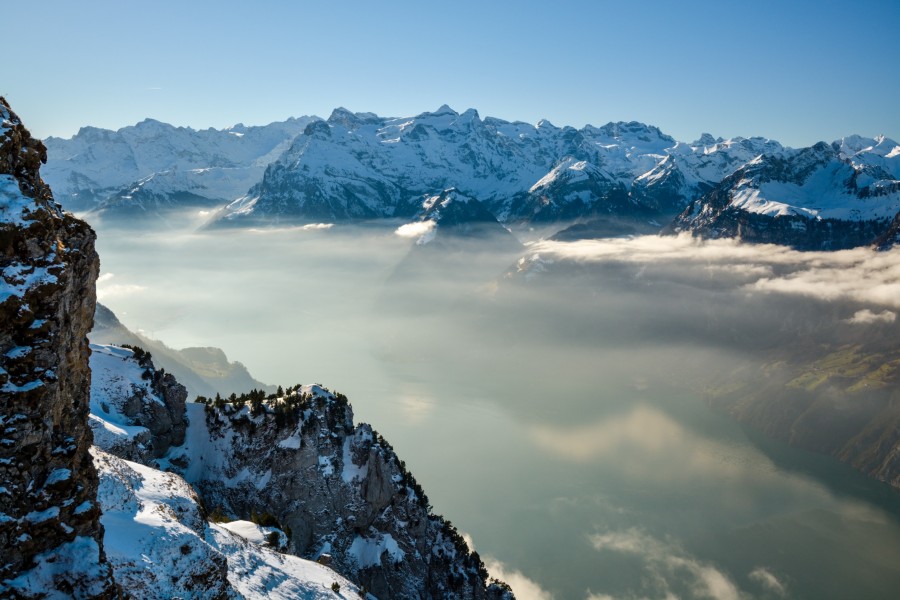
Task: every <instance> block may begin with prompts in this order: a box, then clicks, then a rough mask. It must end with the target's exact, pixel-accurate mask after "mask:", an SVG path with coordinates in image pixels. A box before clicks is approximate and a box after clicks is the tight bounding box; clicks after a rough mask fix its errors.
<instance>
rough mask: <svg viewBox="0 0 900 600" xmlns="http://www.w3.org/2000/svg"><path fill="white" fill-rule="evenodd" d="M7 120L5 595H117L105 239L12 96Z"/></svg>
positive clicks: (2, 355)
mask: <svg viewBox="0 0 900 600" xmlns="http://www.w3.org/2000/svg"><path fill="white" fill-rule="evenodd" d="M0 118H2V125H0V186H2V189H0V267H2V280H0V323H2V326H0V428H2V440H0V548H3V559H2V560H0V596H2V597H31V596H36V595H37V594H40V593H46V594H53V593H57V594H58V595H61V596H65V595H70V596H74V597H79V598H113V597H117V590H116V587H115V584H114V582H113V579H112V574H111V570H110V568H109V566H108V565H107V564H106V562H105V557H104V554H103V546H102V543H103V530H102V527H101V525H100V522H99V516H100V514H99V508H98V506H97V502H96V500H97V485H98V479H97V473H96V471H95V469H94V466H93V464H92V462H91V457H90V455H89V453H88V450H89V448H90V446H91V442H92V436H91V430H90V428H89V427H88V407H89V389H90V370H89V368H88V356H89V349H88V343H87V337H86V336H87V332H88V331H89V330H90V328H91V325H92V323H93V313H94V303H95V291H94V282H95V280H96V277H97V272H98V269H99V259H98V257H97V254H96V252H95V250H94V239H95V236H94V232H93V231H92V230H91V229H90V227H88V226H87V225H86V224H85V223H83V222H81V221H79V220H77V219H75V218H74V217H72V216H71V215H69V214H65V213H63V212H62V211H61V209H60V208H59V206H58V205H57V204H56V203H55V202H54V201H53V197H52V195H51V192H50V189H49V187H47V185H46V184H44V182H43V181H42V180H41V178H40V175H39V172H38V169H39V166H40V164H41V163H42V162H45V161H46V150H45V149H44V146H43V144H41V142H40V141H38V140H34V139H32V138H31V135H30V134H29V132H28V130H27V129H25V128H24V127H23V126H22V124H21V121H20V120H19V118H18V117H17V116H16V115H15V114H14V113H13V112H12V111H11V110H10V109H9V105H8V104H7V103H6V101H5V100H3V99H0Z"/></svg>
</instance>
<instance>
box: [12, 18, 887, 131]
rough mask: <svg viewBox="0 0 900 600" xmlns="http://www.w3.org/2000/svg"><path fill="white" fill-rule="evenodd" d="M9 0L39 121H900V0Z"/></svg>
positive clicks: (18, 88)
mask: <svg viewBox="0 0 900 600" xmlns="http://www.w3.org/2000/svg"><path fill="white" fill-rule="evenodd" d="M2 15H3V16H2V26H3V34H2V39H3V42H4V44H3V45H4V48H5V53H4V60H3V69H2V73H3V74H2V77H0V94H3V95H5V96H6V97H7V99H8V100H9V101H10V102H11V104H12V106H13V108H14V109H15V110H16V111H17V112H18V113H19V114H20V115H21V116H22V118H23V119H24V120H25V122H26V124H27V125H28V126H29V127H30V128H31V130H32V132H33V133H34V134H35V135H38V136H41V137H45V136H48V135H58V136H64V137H67V136H70V135H72V134H73V133H75V132H76V131H77V130H78V128H79V127H80V126H82V125H95V126H100V127H106V128H111V129H116V128H119V127H122V126H125V125H129V124H133V123H135V122H137V121H139V120H141V119H143V118H145V117H152V118H155V119H159V120H161V121H166V122H169V123H173V124H175V125H186V126H190V127H194V128H206V127H217V128H219V127H225V126H228V125H231V124H234V123H237V122H244V123H246V124H248V125H251V124H264V123H268V122H271V121H275V120H282V119H285V118H287V117H289V116H300V115H307V114H317V115H320V116H323V117H327V116H328V114H330V112H331V110H332V109H333V108H334V107H336V106H345V107H347V108H349V109H351V110H354V111H372V112H376V113H378V114H381V115H385V116H407V115H413V114H417V113H420V112H423V111H426V110H434V109H436V108H437V107H438V106H440V105H441V104H444V103H447V104H449V105H450V106H452V107H453V108H455V109H456V110H459V111H462V110H464V109H466V108H470V107H472V108H476V109H478V111H479V112H480V113H481V115H482V116H486V115H491V116H497V117H501V118H505V119H511V120H512V119H517V120H523V121H529V122H536V121H538V120H539V119H541V118H546V119H549V120H550V121H552V122H553V123H555V124H557V125H574V126H576V127H580V126H582V125H584V124H586V123H592V124H596V125H600V124H603V123H606V122H608V121H619V120H638V121H643V122H646V123H651V124H654V125H657V126H659V127H660V128H661V129H662V130H663V131H665V132H667V133H669V134H671V135H673V136H674V137H676V138H677V139H680V140H684V141H690V140H693V139H696V138H697V137H698V136H699V134H700V133H701V132H703V131H708V132H710V133H713V134H714V135H721V136H724V137H731V136H735V135H743V136H750V135H762V136H766V137H771V138H775V139H778V140H780V141H781V142H783V143H786V144H789V145H793V146H800V145H808V144H811V143H813V142H815V141H818V140H822V139H824V140H829V141H830V140H832V139H836V138H838V137H841V136H843V135H847V134H850V133H860V134H863V135H876V134H879V133H884V134H887V135H888V136H890V137H892V138H894V139H898V138H900V43H898V42H900V0H853V1H852V2H851V1H850V0H840V1H838V0H808V1H807V0H795V1H789V0H780V1H776V0H754V1H752V2H750V1H737V0H734V1H731V0H678V1H675V0H653V1H651V0H627V1H626V0H621V1H617V2H612V1H608V0H594V1H590V0H583V1H574V0H572V1H566V0H556V1H555V2H549V1H545V2H532V1H527V0H520V1H517V2H512V1H510V2H502V1H498V0H480V1H477V2H473V1H469V0H462V1H457V2H441V3H438V2H428V1H427V0H419V1H406V0H403V1H391V0H382V1H381V2H373V1H349V2H340V1H337V0H332V1H328V2H326V1H306V2H303V1H288V0H284V1H280V2H275V1H265V0H257V1H255V2H252V3H251V2H233V1H230V0H219V1H217V2H206V1H199V0H180V1H178V2H172V1H169V0H155V1H153V2H131V1H121V0H119V1H108V2H101V1H97V0H79V1H77V2H76V1H71V0H41V1H30V0H13V2H11V3H7V4H6V6H4V7H3V9H2Z"/></svg>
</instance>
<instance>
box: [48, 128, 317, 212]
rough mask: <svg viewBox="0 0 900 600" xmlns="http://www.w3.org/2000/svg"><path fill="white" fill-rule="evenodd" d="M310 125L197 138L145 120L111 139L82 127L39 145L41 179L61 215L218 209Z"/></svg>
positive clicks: (253, 180) (108, 134)
mask: <svg viewBox="0 0 900 600" xmlns="http://www.w3.org/2000/svg"><path fill="white" fill-rule="evenodd" d="M314 119H315V117H300V118H297V119H293V118H292V119H288V120H287V121H284V122H276V123H271V124H269V125H265V126H261V127H246V126H244V125H235V126H234V127H231V128H228V129H223V130H216V129H206V130H200V131H197V130H194V129H191V128H187V127H174V126H172V125H168V124H166V123H160V122H159V121H155V120H152V119H146V120H144V121H141V122H140V123H138V124H136V125H133V126H129V127H124V128H122V129H119V130H118V131H110V130H106V129H98V128H95V127H83V128H82V129H81V130H80V131H79V132H78V133H77V134H76V135H75V136H73V137H72V138H70V139H60V138H53V137H51V138H48V139H47V140H45V144H46V146H47V154H48V161H47V165H46V166H45V167H44V169H43V176H44V179H45V180H46V181H47V183H49V184H50V186H51V187H52V188H53V190H54V193H55V195H56V198H57V201H59V202H60V203H61V204H62V205H63V206H64V207H65V208H68V209H69V210H89V209H96V208H98V207H102V206H106V205H109V206H111V207H114V210H127V209H130V208H135V207H137V208H138V209H139V210H150V209H153V208H157V207H165V206H167V205H171V204H176V205H177V204H179V203H183V202H190V203H193V204H198V203H199V204H202V203H204V202H205V203H207V204H208V203H210V202H225V201H228V200H232V199H234V198H236V197H238V196H240V195H242V194H243V193H244V192H245V191H246V190H247V189H248V188H249V187H250V186H252V185H253V184H255V183H256V182H257V181H259V179H260V177H261V176H262V174H263V171H264V170H265V168H266V166H267V165H268V164H269V163H270V162H272V161H273V160H275V158H277V157H278V156H279V155H280V154H281V153H282V152H283V151H284V150H285V149H287V147H288V146H289V145H290V143H291V140H293V138H294V137H295V136H296V135H297V134H299V133H300V132H302V131H303V129H304V127H305V126H306V125H307V124H308V123H309V122H311V121H312V120H314Z"/></svg>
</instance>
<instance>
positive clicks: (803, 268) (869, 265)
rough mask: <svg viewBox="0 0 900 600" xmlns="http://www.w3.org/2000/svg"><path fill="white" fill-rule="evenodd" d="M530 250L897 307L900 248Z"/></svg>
mask: <svg viewBox="0 0 900 600" xmlns="http://www.w3.org/2000/svg"><path fill="white" fill-rule="evenodd" d="M530 249H531V251H532V254H539V255H540V256H541V259H542V260H546V259H547V258H558V259H568V260H573V261H578V262H602V261H617V262H623V263H634V264H656V265H660V264H667V263H668V264H677V265H684V266H689V265H691V264H693V265H696V266H701V267H703V268H704V269H706V270H707V272H708V273H709V275H710V276H712V277H715V276H717V275H718V276H721V275H725V274H727V275H729V276H731V277H737V278H739V279H740V280H741V281H742V282H743V289H744V290H745V291H747V292H750V293H779V294H791V295H800V296H807V297H812V298H816V299H819V300H826V301H832V300H851V301H857V302H864V303H869V304H874V305H877V306H879V307H888V308H900V250H896V249H895V250H892V251H889V252H875V251H873V250H871V249H869V248H855V249H853V250H841V251H837V252H800V251H797V250H792V249H790V248H785V247H784V246H776V245H771V244H744V243H741V242H739V241H735V240H730V239H728V240H705V241H704V240H697V239H694V238H692V237H690V235H686V234H685V235H680V236H642V237H637V238H631V239H608V240H581V241H577V242H551V241H542V242H537V243H534V244H532V245H531V246H530Z"/></svg>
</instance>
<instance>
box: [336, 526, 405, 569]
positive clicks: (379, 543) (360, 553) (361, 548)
mask: <svg viewBox="0 0 900 600" xmlns="http://www.w3.org/2000/svg"><path fill="white" fill-rule="evenodd" d="M385 552H387V553H388V557H389V558H390V560H391V561H392V562H395V563H397V562H401V561H402V560H403V559H404V558H405V556H406V553H405V552H403V550H401V549H400V547H399V546H398V545H397V542H396V540H394V538H393V537H392V536H391V534H389V533H384V534H381V533H380V534H378V535H377V536H376V537H373V538H364V537H362V536H359V535H357V536H356V537H355V538H353V543H352V544H350V548H349V549H348V550H347V555H348V556H350V557H351V558H353V560H354V561H355V562H356V564H357V565H359V567H360V568H361V569H365V568H366V567H373V566H376V565H380V564H381V561H382V555H383V554H384V553H385Z"/></svg>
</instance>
